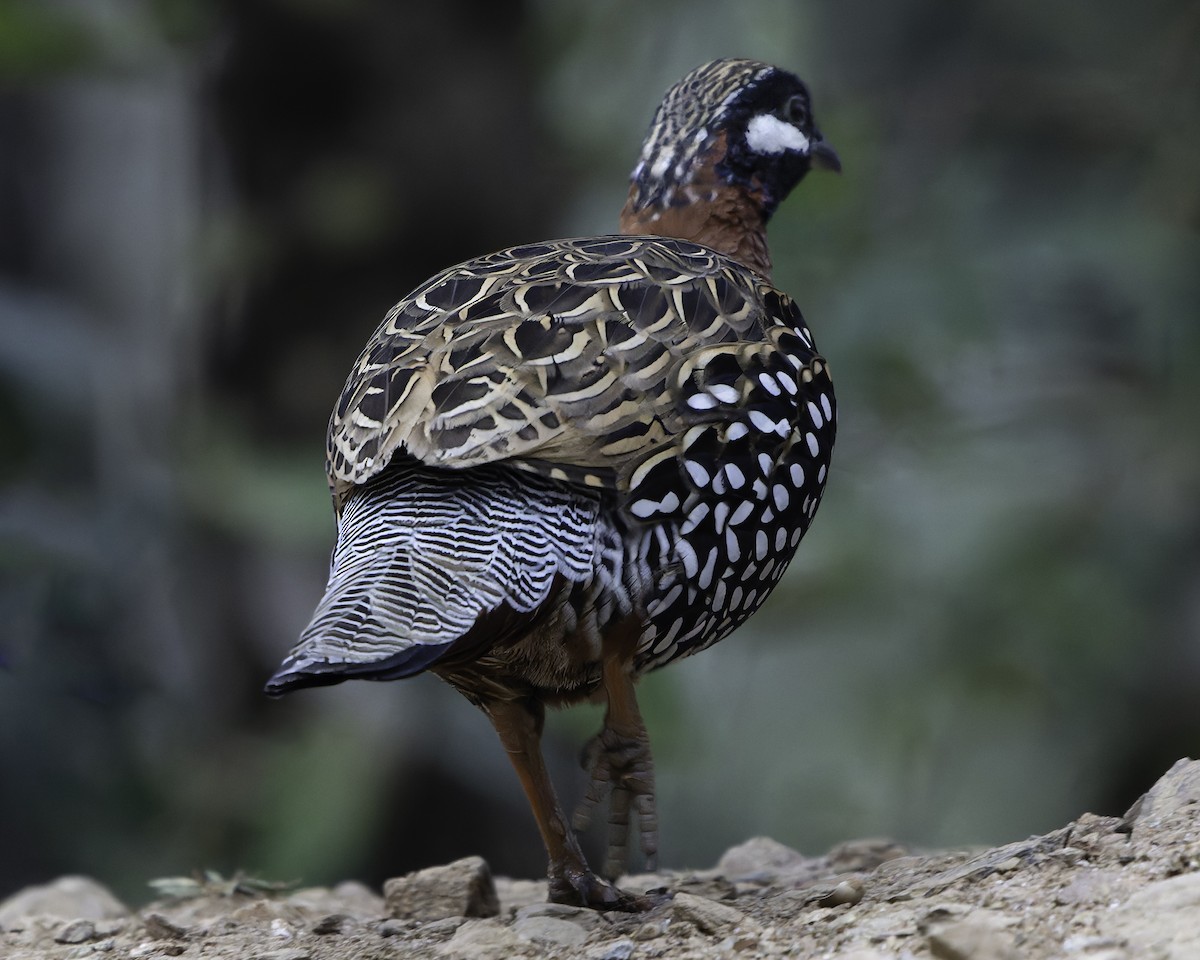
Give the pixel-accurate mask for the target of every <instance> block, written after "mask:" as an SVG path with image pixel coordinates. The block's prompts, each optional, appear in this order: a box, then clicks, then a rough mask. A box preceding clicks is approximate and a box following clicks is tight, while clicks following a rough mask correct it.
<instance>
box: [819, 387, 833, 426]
mask: <svg viewBox="0 0 1200 960" xmlns="http://www.w3.org/2000/svg"><path fill="white" fill-rule="evenodd" d="M821 409H822V410H824V411H825V419H826V420H832V419H833V408H832V407H831V406H830V405H829V395H828V394H825V393H823V394H821Z"/></svg>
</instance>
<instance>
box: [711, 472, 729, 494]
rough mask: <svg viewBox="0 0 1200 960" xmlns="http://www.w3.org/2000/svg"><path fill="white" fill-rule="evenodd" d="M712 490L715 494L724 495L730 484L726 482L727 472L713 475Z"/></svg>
mask: <svg viewBox="0 0 1200 960" xmlns="http://www.w3.org/2000/svg"><path fill="white" fill-rule="evenodd" d="M712 488H713V493H724V492H725V491H726V490H727V489H729V484H728V483H726V481H725V472H724V471H723V470H719V471H717V472H716V473H715V474H713V478H712Z"/></svg>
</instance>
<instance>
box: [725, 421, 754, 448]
mask: <svg viewBox="0 0 1200 960" xmlns="http://www.w3.org/2000/svg"><path fill="white" fill-rule="evenodd" d="M749 432H750V428H749V427H747V426H746V425H745V424H744V423H740V422H739V423H731V424H730V425H729V428H728V429H727V430H726V431H725V440H726V442H729V443H732V442H733V441H734V440H741V439H742V437H744V436H745V435H746V434H748V433H749Z"/></svg>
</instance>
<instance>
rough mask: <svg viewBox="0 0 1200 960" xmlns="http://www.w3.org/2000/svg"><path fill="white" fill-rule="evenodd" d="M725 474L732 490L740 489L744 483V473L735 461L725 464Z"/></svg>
mask: <svg viewBox="0 0 1200 960" xmlns="http://www.w3.org/2000/svg"><path fill="white" fill-rule="evenodd" d="M725 476H727V477H728V478H729V483H730V485H731V486H732V487H733V489H734V490H741V489H742V487H744V486H745V485H746V475H745V474H744V473H742V469H741V467H739V466H738V465H737V464H736V463H727V464H725Z"/></svg>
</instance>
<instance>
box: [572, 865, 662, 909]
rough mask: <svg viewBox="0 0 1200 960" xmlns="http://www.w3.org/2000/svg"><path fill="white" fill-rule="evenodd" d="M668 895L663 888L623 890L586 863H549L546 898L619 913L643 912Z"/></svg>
mask: <svg viewBox="0 0 1200 960" xmlns="http://www.w3.org/2000/svg"><path fill="white" fill-rule="evenodd" d="M669 898H670V894H668V893H666V892H650V893H646V894H634V893H626V892H625V891H624V890H621V889H620V888H618V887H617V886H615V885H614V884H612V883H609V882H608V881H607V880H605V879H603V878H602V877H598V876H596V874H594V873H592V871H591V870H588V869H587V868H586V867H583V868H579V867H575V868H560V869H555V868H554V867H553V866H551V870H550V890H549V899H550V902H551V903H565V904H570V905H571V906H573V907H590V908H591V909H593V910H616V911H620V912H621V913H644V912H645V911H647V910H652V909H654V908H655V907H657V906H658V905H659V904H660V903H663V902H665V901H666V900H668V899H669Z"/></svg>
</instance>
